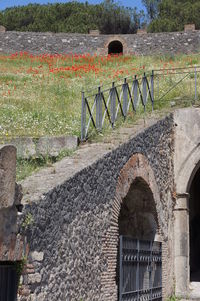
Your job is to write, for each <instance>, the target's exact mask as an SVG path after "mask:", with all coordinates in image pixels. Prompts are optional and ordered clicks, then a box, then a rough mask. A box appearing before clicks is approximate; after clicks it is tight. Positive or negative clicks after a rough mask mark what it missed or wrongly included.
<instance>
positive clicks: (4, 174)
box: [0, 145, 16, 209]
mask: <svg viewBox="0 0 200 301" xmlns="http://www.w3.org/2000/svg"><path fill="white" fill-rule="evenodd" d="M15 178H16V148H15V147H14V146H12V145H7V146H4V147H2V148H0V209H1V208H6V207H10V206H12V205H13V202H14V197H15Z"/></svg>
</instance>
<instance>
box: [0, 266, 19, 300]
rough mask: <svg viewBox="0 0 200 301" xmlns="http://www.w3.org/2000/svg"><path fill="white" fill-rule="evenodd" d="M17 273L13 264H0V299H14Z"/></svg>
mask: <svg viewBox="0 0 200 301" xmlns="http://www.w3.org/2000/svg"><path fill="white" fill-rule="evenodd" d="M18 280H19V279H18V274H17V270H16V267H15V265H14V264H10V265H6V264H2V265H0V300H2V301H16V300H17V287H18Z"/></svg>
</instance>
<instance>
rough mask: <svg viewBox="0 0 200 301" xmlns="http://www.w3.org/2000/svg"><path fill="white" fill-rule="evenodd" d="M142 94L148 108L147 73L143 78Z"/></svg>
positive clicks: (144, 103)
mask: <svg viewBox="0 0 200 301" xmlns="http://www.w3.org/2000/svg"><path fill="white" fill-rule="evenodd" d="M142 96H143V105H144V110H145V108H146V102H147V82H146V74H145V73H144V77H143V79H142Z"/></svg>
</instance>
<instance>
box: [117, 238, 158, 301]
mask: <svg viewBox="0 0 200 301" xmlns="http://www.w3.org/2000/svg"><path fill="white" fill-rule="evenodd" d="M143 300H145V301H150V300H155V301H161V300H162V244H161V242H156V241H142V240H137V239H133V238H131V237H126V236H120V246H119V301H143Z"/></svg>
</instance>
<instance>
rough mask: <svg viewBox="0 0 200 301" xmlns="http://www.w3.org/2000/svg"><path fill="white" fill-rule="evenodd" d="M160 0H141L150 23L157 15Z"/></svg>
mask: <svg viewBox="0 0 200 301" xmlns="http://www.w3.org/2000/svg"><path fill="white" fill-rule="evenodd" d="M160 2H161V0H142V3H143V5H144V6H145V7H146V10H147V15H148V18H149V19H150V20H151V21H152V20H153V19H155V18H156V16H157V14H158V5H159V4H160Z"/></svg>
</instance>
